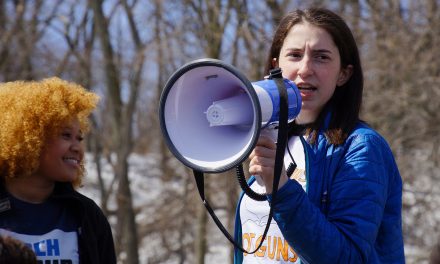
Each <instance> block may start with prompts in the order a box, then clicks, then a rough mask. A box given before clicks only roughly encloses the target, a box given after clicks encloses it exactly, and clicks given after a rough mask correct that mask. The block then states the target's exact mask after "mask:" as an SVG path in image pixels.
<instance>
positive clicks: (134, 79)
mask: <svg viewBox="0 0 440 264" xmlns="http://www.w3.org/2000/svg"><path fill="white" fill-rule="evenodd" d="M439 4H440V1H438V0H425V1H404V0H388V1H373V0H358V1H357V0H334V1H330V0H328V1H325V0H322V1H300V0H297V1H294V0H292V1H286V0H260V1H250V0H235V1H233V0H174V1H161V0H107V1H103V0H90V1H87V0H64V1H59V0H53V1H43V0H29V1H26V0H3V1H0V81H2V82H5V81H13V80H38V79H42V78H46V77H50V76H59V77H61V78H63V79H66V80H69V81H74V82H77V83H79V84H81V85H83V86H84V87H86V88H88V89H90V90H92V91H95V92H97V93H98V94H99V95H100V96H101V98H102V101H101V104H100V106H99V109H98V110H97V111H96V113H95V114H94V115H93V129H92V133H91V135H90V136H89V138H88V140H87V147H88V151H89V153H91V154H92V157H93V162H94V163H95V166H96V173H97V175H98V178H97V183H98V185H97V186H98V187H99V189H98V190H99V196H100V198H99V205H100V206H101V207H102V209H103V210H104V212H105V213H106V214H107V215H108V217H109V219H112V221H111V222H112V224H113V228H114V236H115V242H116V249H117V252H118V258H119V261H120V263H130V264H131V263H133V264H136V263H197V264H202V263H212V262H210V261H209V259H208V258H207V257H206V256H207V255H208V254H209V253H210V252H213V250H215V248H216V246H218V243H217V244H216V243H214V242H212V240H210V239H209V238H210V237H212V236H214V235H215V236H217V235H218V233H219V231H218V229H216V228H215V227H213V225H212V220H211V219H209V218H208V217H207V215H206V210H205V209H204V207H203V205H202V203H201V202H200V198H199V197H198V193H197V191H196V190H195V188H194V181H193V178H192V173H191V171H189V170H188V169H185V168H184V167H183V165H181V164H180V163H178V162H177V161H176V160H175V158H174V157H173V156H172V155H170V153H169V151H168V149H167V148H166V146H165V145H164V142H163V141H162V135H161V132H160V128H159V125H158V116H157V107H158V102H159V98H160V93H161V91H162V89H163V87H164V85H165V83H166V81H167V79H168V78H169V77H170V75H171V74H172V73H173V72H174V71H175V70H176V69H177V68H179V67H180V66H182V65H183V64H185V63H187V62H189V61H191V60H194V59H198V58H203V57H210V58H217V59H221V60H223V61H225V62H227V63H230V64H232V65H234V66H235V67H237V68H238V69H240V70H241V71H242V72H243V73H244V74H245V75H246V76H247V77H248V78H249V79H250V80H251V81H255V80H260V79H262V78H263V67H264V66H263V64H264V61H265V58H266V54H267V51H268V46H269V45H270V41H271V37H272V34H273V32H274V27H275V26H276V24H277V22H278V21H279V20H280V18H281V17H282V16H283V15H284V14H285V13H286V12H288V11H290V10H293V9H296V8H305V7H308V6H311V5H319V6H324V7H327V8H330V9H332V10H334V11H335V12H337V13H338V14H340V15H341V16H342V17H344V18H345V19H346V21H347V23H348V24H349V26H350V27H351V29H352V30H353V32H354V34H355V37H356V40H357V42H358V46H359V49H360V52H361V56H362V60H363V67H364V71H365V81H366V84H365V92H364V105H363V109H362V118H363V119H364V120H366V121H367V122H369V123H370V124H371V125H372V126H373V127H374V128H376V129H377V130H378V131H379V132H380V133H381V134H382V135H383V136H384V137H385V138H386V139H387V141H388V142H389V144H390V146H391V148H392V150H393V152H394V154H395V157H396V160H397V162H398V165H399V169H400V172H401V175H402V177H403V179H404V203H403V224H404V239H405V249H406V255H407V262H408V263H423V262H427V260H428V258H429V254H430V251H431V248H432V247H433V246H434V245H435V244H436V243H437V242H438V238H439V235H440V225H439V223H440V213H439V212H436V211H438V208H439V205H440V202H438V201H439V200H440V185H439V184H438V181H439V179H440V173H439V172H440V156H439V155H440V125H439V122H440V111H439V110H440V89H439V88H438V85H439V78H440V77H439V76H440V59H439V58H440V10H439ZM134 154H137V155H141V156H148V157H150V158H153V159H154V160H155V162H154V165H152V168H151V170H146V171H145V172H144V173H145V181H150V180H152V179H153V178H154V179H155V180H159V181H160V183H161V184H162V186H163V192H162V193H161V195H160V199H156V200H155V202H154V203H150V204H139V203H136V201H135V200H134V199H133V197H134V196H136V193H133V185H131V184H130V183H131V178H130V171H131V167H130V162H129V160H130V157H132V156H133V155H134ZM103 162H108V163H110V164H111V168H112V178H111V180H110V181H106V180H105V179H104V178H103V176H102V175H103V174H102V166H103V165H102V164H103ZM233 174H234V173H225V174H223V175H208V176H207V177H209V181H208V180H207V187H206V188H207V191H206V192H207V195H208V196H209V198H210V199H211V200H213V201H215V210H216V212H217V213H218V214H219V215H221V216H222V219H223V220H224V224H225V225H226V226H227V227H228V228H229V230H231V231H232V229H233V219H234V215H235V211H234V209H235V203H236V199H237V197H238V193H239V191H240V190H239V187H238V184H235V182H234V180H231V179H232V178H231V177H234V175H233ZM231 182H233V184H231ZM176 186H178V187H176ZM80 191H81V189H80ZM112 199H114V201H115V204H114V205H111V200H112ZM146 208H148V210H149V211H148V213H149V219H148V221H147V220H145V219H144V218H141V217H139V216H140V213H141V212H145V210H146ZM221 240H222V241H223V242H221V243H223V244H222V245H225V246H226V247H229V248H230V249H232V247H231V246H230V245H228V243H227V242H224V241H225V240H226V238H221ZM146 248H148V251H150V250H152V251H154V252H156V253H155V254H152V255H149V256H148V257H143V258H142V260H141V255H142V254H141V253H140V252H143V251H145V249H146ZM231 256H232V255H230V254H229V256H226V257H225V259H224V262H222V263H232V262H231V261H232V257H231Z"/></svg>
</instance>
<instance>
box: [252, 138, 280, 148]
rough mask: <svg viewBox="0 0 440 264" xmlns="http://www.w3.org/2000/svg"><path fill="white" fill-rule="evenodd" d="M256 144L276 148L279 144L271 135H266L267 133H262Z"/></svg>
mask: <svg viewBox="0 0 440 264" xmlns="http://www.w3.org/2000/svg"><path fill="white" fill-rule="evenodd" d="M256 146H261V147H266V148H269V149H276V148H277V145H276V144H275V142H274V141H273V139H272V138H270V137H269V136H266V135H261V136H260V137H259V138H258V141H257V144H256Z"/></svg>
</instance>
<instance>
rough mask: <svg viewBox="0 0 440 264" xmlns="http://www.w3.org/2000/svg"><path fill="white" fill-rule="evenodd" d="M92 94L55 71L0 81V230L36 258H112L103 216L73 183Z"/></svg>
mask: <svg viewBox="0 0 440 264" xmlns="http://www.w3.org/2000/svg"><path fill="white" fill-rule="evenodd" d="M98 100H99V97H98V96H97V95H96V94H95V93H92V92H89V91H87V90H86V89H84V88H83V87H81V86H80V85H78V84H75V83H71V82H67V81H64V80H61V79H59V78H49V79H44V80H42V81H26V82H25V81H16V82H8V83H3V84H0V109H1V111H0V120H1V123H0V235H7V236H11V237H14V238H16V239H18V240H20V241H22V242H24V243H25V244H26V245H28V246H29V247H31V248H32V249H33V251H34V252H35V255H36V256H37V259H38V260H39V261H44V262H45V263H46V261H49V262H50V263H116V256H115V250H114V243H113V237H112V232H111V227H110V225H109V223H108V221H107V219H106V217H105V216H104V214H103V213H102V211H101V209H100V208H99V207H98V206H97V205H96V203H95V202H94V201H93V200H91V199H89V198H87V197H85V196H84V195H82V194H80V193H79V192H78V191H77V190H76V189H75V188H76V187H79V186H80V184H81V180H82V178H83V176H84V173H85V169H84V146H83V142H82V141H83V139H84V134H85V133H86V132H87V131H88V129H89V121H88V117H89V116H90V114H91V113H92V111H93V110H94V109H95V108H96V106H97V103H98Z"/></svg>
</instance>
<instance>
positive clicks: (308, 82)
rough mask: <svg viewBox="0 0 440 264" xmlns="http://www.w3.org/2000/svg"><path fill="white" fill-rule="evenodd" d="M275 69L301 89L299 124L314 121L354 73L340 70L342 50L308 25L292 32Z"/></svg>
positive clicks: (285, 42)
mask: <svg viewBox="0 0 440 264" xmlns="http://www.w3.org/2000/svg"><path fill="white" fill-rule="evenodd" d="M277 63H278V64H277ZM274 66H278V67H280V68H281V69H282V71H283V77H284V78H287V79H289V80H292V81H293V82H295V84H296V85H297V86H298V88H299V91H300V93H301V97H302V107H301V112H300V114H299V116H298V118H297V122H298V123H310V122H313V121H315V119H316V118H317V117H318V115H319V113H320V111H321V110H322V109H323V107H324V105H325V104H326V103H327V102H328V101H329V100H330V98H331V97H332V95H333V93H334V91H335V89H338V88H336V86H341V85H343V84H344V83H345V82H346V81H347V80H348V79H349V77H350V76H351V71H352V67H351V66H349V67H347V68H346V69H341V59H340V55H339V50H338V48H337V46H336V44H335V43H334V42H333V39H332V37H331V35H330V34H329V33H328V32H327V31H326V30H324V29H322V28H320V27H316V26H313V25H311V24H309V23H307V22H303V23H300V24H296V25H295V26H293V27H292V28H291V29H290V31H289V32H288V34H287V36H286V38H285V39H284V43H283V46H282V47H281V51H280V57H279V58H278V60H274Z"/></svg>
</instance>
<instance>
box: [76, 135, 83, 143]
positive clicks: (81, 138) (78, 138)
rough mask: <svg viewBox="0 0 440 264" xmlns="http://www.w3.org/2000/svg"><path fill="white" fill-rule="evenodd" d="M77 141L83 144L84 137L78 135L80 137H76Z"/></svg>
mask: <svg viewBox="0 0 440 264" xmlns="http://www.w3.org/2000/svg"><path fill="white" fill-rule="evenodd" d="M76 140H78V141H79V142H81V141H83V140H84V136H83V135H78V136H77V137H76Z"/></svg>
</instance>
